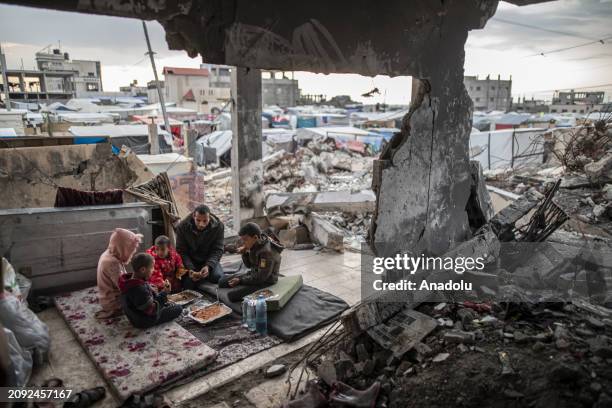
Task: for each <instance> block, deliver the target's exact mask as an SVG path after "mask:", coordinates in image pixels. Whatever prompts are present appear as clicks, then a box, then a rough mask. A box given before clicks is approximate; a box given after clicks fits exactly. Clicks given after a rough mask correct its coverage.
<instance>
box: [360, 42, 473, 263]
mask: <svg viewBox="0 0 612 408" xmlns="http://www.w3.org/2000/svg"><path fill="white" fill-rule="evenodd" d="M457 54H458V56H459V57H461V56H462V50H459V51H458V52H457ZM461 62H462V60H461V59H459V58H457V60H455V61H453V60H452V59H450V58H449V61H448V62H445V63H444V64H439V63H438V64H436V63H434V62H432V63H431V65H430V69H429V70H428V71H429V75H428V78H427V79H421V80H419V81H418V84H419V86H418V88H413V90H414V91H416V92H415V93H414V94H413V95H412V103H411V106H410V112H409V113H408V114H407V115H406V117H405V118H404V119H403V126H402V132H401V135H400V136H399V137H397V138H394V140H393V142H392V143H391V144H390V146H389V148H387V149H385V151H384V152H383V153H381V156H380V159H379V160H378V161H377V162H375V166H374V175H373V180H372V183H373V184H372V187H373V188H374V190H375V192H376V195H377V208H376V212H375V214H374V219H373V223H372V227H371V230H370V242H371V244H372V246H373V249H374V251H375V253H376V254H377V255H378V256H391V255H393V254H396V253H398V252H399V253H402V252H409V253H412V254H415V255H420V254H422V253H425V254H430V255H441V254H444V253H445V252H446V251H448V250H449V249H451V248H453V247H454V246H455V245H457V244H458V243H460V242H462V241H465V240H466V239H468V238H470V234H471V233H470V229H469V224H468V218H467V213H466V204H467V201H468V198H469V194H470V168H469V154H468V153H469V152H468V146H469V136H470V127H471V121H470V117H471V111H472V103H471V101H470V99H469V97H468V95H467V92H466V91H465V87H464V85H463V69H462V65H461ZM428 68H429V67H428ZM416 83H417V81H415V85H416Z"/></svg>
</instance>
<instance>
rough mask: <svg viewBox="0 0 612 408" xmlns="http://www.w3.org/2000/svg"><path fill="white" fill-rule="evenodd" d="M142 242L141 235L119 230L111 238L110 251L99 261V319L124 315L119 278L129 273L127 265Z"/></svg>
mask: <svg viewBox="0 0 612 408" xmlns="http://www.w3.org/2000/svg"><path fill="white" fill-rule="evenodd" d="M141 241H142V235H141V234H134V233H133V232H131V231H128V230H126V229H123V228H117V229H115V231H114V232H113V234H112V235H111V237H110V242H109V244H108V249H107V250H106V251H104V253H103V254H102V255H101V256H100V260H99V261H98V272H97V277H98V299H99V301H100V306H102V310H100V311H98V312H96V317H97V318H98V319H107V318H110V317H113V316H118V315H120V314H122V311H121V301H120V299H119V298H120V296H121V292H120V290H119V286H118V285H119V276H121V275H123V274H125V273H127V271H126V269H125V265H127V264H128V263H129V262H130V260H131V259H132V256H133V255H134V253H136V249H138V246H139V245H140V242H141Z"/></svg>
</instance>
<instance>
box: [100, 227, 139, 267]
mask: <svg viewBox="0 0 612 408" xmlns="http://www.w3.org/2000/svg"><path fill="white" fill-rule="evenodd" d="M142 238H143V237H142V234H134V233H133V232H132V231H128V230H126V229H123V228H115V231H113V235H111V237H110V242H109V244H108V252H110V254H111V255H112V256H114V257H115V258H117V259H119V260H120V261H121V262H123V263H124V264H127V263H128V262H130V260H131V259H132V256H133V255H134V253H135V252H136V249H138V245H140V243H141V242H142Z"/></svg>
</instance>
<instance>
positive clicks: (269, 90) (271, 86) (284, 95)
mask: <svg viewBox="0 0 612 408" xmlns="http://www.w3.org/2000/svg"><path fill="white" fill-rule="evenodd" d="M261 81H262V98H263V105H264V106H271V105H275V106H280V107H282V108H286V107H288V106H296V105H297V103H298V100H299V98H300V89H299V86H298V81H297V79H295V78H294V77H293V72H283V71H262V73H261Z"/></svg>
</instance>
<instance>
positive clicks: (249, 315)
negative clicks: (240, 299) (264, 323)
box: [246, 299, 255, 331]
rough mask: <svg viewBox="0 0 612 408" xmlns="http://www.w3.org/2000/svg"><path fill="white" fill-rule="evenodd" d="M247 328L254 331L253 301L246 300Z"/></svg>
mask: <svg viewBox="0 0 612 408" xmlns="http://www.w3.org/2000/svg"><path fill="white" fill-rule="evenodd" d="M246 323H247V328H248V329H249V330H250V331H255V301H253V300H251V299H248V300H247V322H246Z"/></svg>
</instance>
